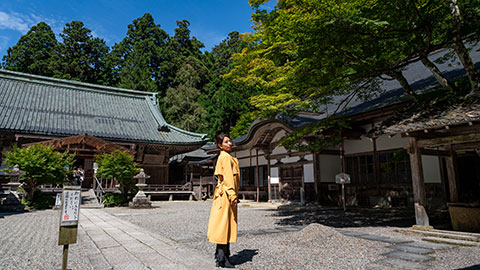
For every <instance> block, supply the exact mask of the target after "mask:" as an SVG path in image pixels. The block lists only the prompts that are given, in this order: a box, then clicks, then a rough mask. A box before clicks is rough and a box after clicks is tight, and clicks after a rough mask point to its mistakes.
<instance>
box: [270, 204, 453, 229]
mask: <svg viewBox="0 0 480 270" xmlns="http://www.w3.org/2000/svg"><path fill="white" fill-rule="evenodd" d="M273 211H276V214H274V216H278V217H283V218H282V219H280V220H279V221H278V222H277V224H278V225H282V226H298V225H308V224H311V223H319V224H322V225H326V226H331V227H336V228H342V227H367V226H372V227H379V226H382V227H383V226H395V227H411V226H412V225H414V224H415V212H414V211H413V209H406V208H391V209H381V208H360V207H351V208H348V209H347V211H346V212H344V211H343V209H342V208H308V207H299V208H292V207H284V208H283V207H280V208H279V209H277V210H273ZM428 214H429V218H430V224H431V225H433V226H434V227H435V228H438V229H450V217H449V214H448V211H447V210H436V211H431V213H428Z"/></svg>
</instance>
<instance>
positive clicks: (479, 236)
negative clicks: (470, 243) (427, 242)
mask: <svg viewBox="0 0 480 270" xmlns="http://www.w3.org/2000/svg"><path fill="white" fill-rule="evenodd" d="M431 231H432V232H439V233H451V234H460V235H467V236H474V237H477V238H479V239H480V233H473V232H461V231H446V230H437V229H433V230H431Z"/></svg>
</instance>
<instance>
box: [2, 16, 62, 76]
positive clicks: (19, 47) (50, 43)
mask: <svg viewBox="0 0 480 270" xmlns="http://www.w3.org/2000/svg"><path fill="white" fill-rule="evenodd" d="M55 46H57V39H56V38H55V34H54V33H53V31H52V29H51V28H50V26H49V25H48V24H46V23H44V22H40V23H38V24H37V25H34V26H32V28H30V30H29V31H28V32H27V33H26V34H25V35H23V36H22V37H20V40H19V41H18V42H17V44H16V45H14V46H13V47H11V48H8V50H7V55H5V56H3V63H2V67H3V68H4V69H7V70H13V71H19V72H25V73H30V74H36V75H44V76H52V75H53V73H54V69H53V67H52V57H53V55H54V54H55V51H54V49H55Z"/></svg>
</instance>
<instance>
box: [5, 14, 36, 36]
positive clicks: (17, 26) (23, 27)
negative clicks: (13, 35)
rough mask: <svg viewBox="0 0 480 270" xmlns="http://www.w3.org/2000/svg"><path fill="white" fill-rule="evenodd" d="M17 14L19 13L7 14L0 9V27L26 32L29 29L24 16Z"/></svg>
mask: <svg viewBox="0 0 480 270" xmlns="http://www.w3.org/2000/svg"><path fill="white" fill-rule="evenodd" d="M18 15H19V14H13V13H12V14H8V13H5V12H3V11H0V29H11V30H17V31H19V32H21V33H26V32H27V31H28V29H29V24H28V22H27V21H26V20H25V18H22V16H18Z"/></svg>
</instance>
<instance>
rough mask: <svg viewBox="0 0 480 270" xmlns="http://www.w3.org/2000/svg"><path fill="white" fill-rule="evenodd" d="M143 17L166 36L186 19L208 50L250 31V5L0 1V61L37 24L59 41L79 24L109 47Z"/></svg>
mask: <svg viewBox="0 0 480 270" xmlns="http://www.w3.org/2000/svg"><path fill="white" fill-rule="evenodd" d="M147 12H148V13H150V14H152V15H153V17H154V19H155V23H156V24H160V25H161V27H162V29H164V30H165V31H167V32H168V33H169V34H170V35H173V30H174V29H175V27H176V21H177V20H183V19H187V20H188V21H190V30H191V35H192V36H195V37H197V39H199V40H200V41H202V42H203V43H204V44H205V49H206V50H210V49H211V48H212V47H213V46H215V45H216V44H218V43H219V42H220V41H222V40H223V39H225V37H226V36H227V34H228V33H230V32H231V31H234V30H236V31H239V32H241V33H245V32H251V31H252V28H251V22H250V18H251V13H252V8H251V7H250V6H249V5H248V0H137V1H132V0H130V1H129V0H78V1H74V0H63V1H60V0H41V1H39V0H2V1H0V57H3V55H5V54H6V50H7V48H9V47H11V46H13V45H15V44H16V43H17V41H18V39H19V38H20V37H21V36H22V35H23V34H25V33H26V32H27V31H28V30H29V29H30V27H31V26H32V25H35V24H37V23H38V22H41V21H44V22H46V23H48V24H49V25H50V26H51V27H52V30H53V31H54V32H55V34H57V39H59V37H58V34H59V33H60V32H61V31H62V29H63V27H64V26H65V23H67V22H71V21H73V20H79V21H82V22H83V23H84V24H85V26H86V27H87V28H89V29H90V30H92V32H93V35H94V36H96V37H100V38H103V39H104V40H105V41H106V42H107V44H108V45H109V46H112V45H113V44H115V42H119V41H121V40H122V39H123V38H124V37H125V34H126V32H127V26H128V24H130V23H131V22H132V21H133V20H134V19H136V18H138V17H141V16H143V14H145V13H147Z"/></svg>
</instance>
